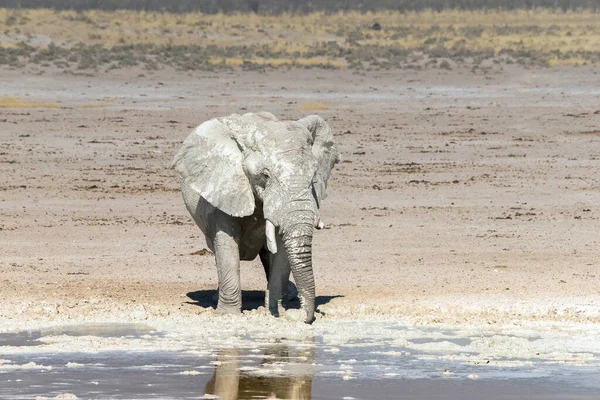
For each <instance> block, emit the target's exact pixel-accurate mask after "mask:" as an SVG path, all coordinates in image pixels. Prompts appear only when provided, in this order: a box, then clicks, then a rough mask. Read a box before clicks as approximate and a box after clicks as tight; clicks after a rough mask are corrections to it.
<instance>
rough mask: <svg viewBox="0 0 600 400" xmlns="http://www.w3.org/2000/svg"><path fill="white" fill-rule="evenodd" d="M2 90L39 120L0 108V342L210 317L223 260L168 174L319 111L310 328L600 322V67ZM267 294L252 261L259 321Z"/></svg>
mask: <svg viewBox="0 0 600 400" xmlns="http://www.w3.org/2000/svg"><path fill="white" fill-rule="evenodd" d="M0 81H1V82H0V86H1V87H2V88H3V89H2V96H5V97H11V98H20V99H24V100H27V101H28V102H31V104H37V105H36V107H42V108H36V107H32V108H4V109H0V135H1V136H0V171H1V176H2V180H1V182H0V193H1V195H0V243H2V255H1V256H0V279H1V286H2V297H3V299H2V303H1V306H0V321H2V323H1V324H0V330H1V331H5V332H6V331H9V330H11V329H12V330H15V329H17V330H19V329H25V328H34V327H36V326H38V327H39V326H44V324H50V325H53V324H59V323H62V324H64V323H65V322H68V321H79V322H84V321H88V322H90V321H108V320H110V321H115V322H117V321H116V320H118V321H121V322H131V321H145V320H152V319H153V318H165V317H169V316H171V317H172V316H177V317H178V318H179V317H180V316H192V315H196V314H206V315H211V313H212V300H211V298H212V295H213V293H214V290H215V288H216V272H215V268H214V260H213V258H212V256H211V254H210V253H205V252H203V251H202V249H203V248H205V247H206V245H205V242H204V239H203V237H202V235H201V232H200V231H199V230H198V229H197V228H196V227H195V226H194V225H193V223H192V221H191V219H190V218H189V216H188V215H187V213H186V210H185V208H184V206H183V203H182V200H181V198H180V195H179V193H178V185H177V181H176V179H175V176H174V174H173V172H172V171H171V170H170V168H169V165H170V161H171V158H172V156H173V154H174V152H175V151H176V149H177V148H178V146H179V145H180V143H181V141H182V139H183V138H184V137H185V136H186V135H187V134H188V133H189V131H190V130H191V129H192V128H193V127H194V126H196V125H197V124H199V123H200V122H202V121H204V120H206V119H208V118H211V117H215V116H219V115H227V114H229V113H232V112H244V111H252V110H268V111H271V112H273V113H274V114H276V115H277V116H279V117H280V118H293V119H297V118H300V117H302V116H304V115H307V114H316V113H318V114H319V115H321V116H322V117H323V118H325V119H326V120H327V121H328V122H329V123H330V125H331V127H332V129H333V130H334V132H335V135H336V140H337V141H338V143H339V148H340V150H341V152H342V157H343V161H342V162H341V163H340V164H339V165H338V166H337V167H336V169H335V170H334V173H333V176H332V179H331V181H330V189H329V193H330V194H329V197H328V198H327V200H326V201H325V202H324V204H323V208H322V217H323V220H324V222H325V223H326V225H327V229H324V230H322V231H318V232H317V233H316V237H315V248H314V266H315V268H314V269H315V275H316V283H317V295H318V304H319V306H318V309H319V313H318V315H317V322H316V323H317V324H326V323H327V321H331V320H336V319H354V320H361V319H369V318H374V317H377V318H385V319H402V320H410V321H412V322H413V323H418V324H427V323H433V322H440V323H472V324H492V325H493V324H505V323H512V324H520V323H524V322H528V323H529V322H531V321H553V322H560V321H563V322H569V323H590V322H591V323H597V322H598V321H599V320H600V313H599V312H598V311H599V309H598V304H599V302H600V296H599V292H598V279H599V278H598V271H597V267H598V262H599V260H600V250H599V249H600V246H599V244H600V243H599V242H598V240H599V238H600V235H599V233H600V228H599V227H600V225H599V221H598V220H599V218H600V209H599V208H598V204H600V178H599V176H598V172H597V171H598V163H599V162H600V161H599V159H600V150H599V149H600V147H599V146H598V144H599V141H600V135H599V134H598V126H599V124H600V101H599V97H600V90H598V87H600V82H599V81H600V78H599V75H598V74H597V69H596V68H592V67H580V68H556V69H524V68H521V67H516V66H515V67H514V68H512V67H507V68H505V69H504V70H502V71H496V72H490V73H486V74H473V73H472V72H470V71H466V70H461V69H456V70H453V71H388V72H369V73H367V74H363V73H361V74H357V73H352V72H350V71H345V70H339V71H321V70H290V71H272V72H269V73H268V74H262V73H259V72H242V71H233V72H220V73H199V72H194V73H183V74H182V73H180V72H169V71H161V72H160V73H148V72H144V73H143V74H141V73H140V71H136V70H133V69H128V70H121V71H115V72H114V73H113V74H111V75H103V76H98V77H75V76H67V75H62V74H60V73H56V74H52V73H47V74H45V75H44V76H32V75H23V74H22V73H21V72H19V71H7V70H5V71H3V72H2V74H1V75H0ZM33 102H35V103H33ZM43 104H52V105H53V106H52V107H46V108H44V106H43ZM263 275H264V274H263V272H262V268H261V267H260V265H259V262H258V261H254V262H248V263H243V266H242V285H243V289H244V291H245V294H244V295H245V298H244V301H245V308H246V311H245V312H246V313H247V314H248V315H253V314H258V315H260V314H261V313H262V312H263V311H262V310H261V309H260V308H259V307H260V304H261V301H262V298H261V296H262V290H264V288H265V286H266V282H265V279H264V276H263Z"/></svg>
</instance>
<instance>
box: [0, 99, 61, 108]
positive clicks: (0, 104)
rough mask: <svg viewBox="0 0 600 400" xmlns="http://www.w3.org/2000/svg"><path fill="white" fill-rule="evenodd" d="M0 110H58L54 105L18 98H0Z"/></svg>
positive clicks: (56, 105)
mask: <svg viewBox="0 0 600 400" xmlns="http://www.w3.org/2000/svg"><path fill="white" fill-rule="evenodd" d="M0 108H60V106H59V105H58V104H55V103H41V102H37V101H27V100H23V99H20V98H18V97H0Z"/></svg>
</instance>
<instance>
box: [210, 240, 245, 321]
mask: <svg viewBox="0 0 600 400" xmlns="http://www.w3.org/2000/svg"><path fill="white" fill-rule="evenodd" d="M213 243H214V249H215V260H216V264H217V274H218V278H219V301H218V303H217V311H219V312H223V313H230V314H236V313H240V312H241V311H242V290H241V286H240V249H239V240H238V239H237V236H236V235H235V231H234V230H233V229H231V230H229V229H228V230H219V231H217V233H216V235H215V239H214V242H213Z"/></svg>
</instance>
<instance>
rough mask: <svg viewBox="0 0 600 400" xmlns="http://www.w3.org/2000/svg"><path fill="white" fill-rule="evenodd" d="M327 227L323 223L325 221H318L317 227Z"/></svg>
mask: <svg viewBox="0 0 600 400" xmlns="http://www.w3.org/2000/svg"><path fill="white" fill-rule="evenodd" d="M323 228H325V224H324V223H323V221H321V220H319V222H317V229H323Z"/></svg>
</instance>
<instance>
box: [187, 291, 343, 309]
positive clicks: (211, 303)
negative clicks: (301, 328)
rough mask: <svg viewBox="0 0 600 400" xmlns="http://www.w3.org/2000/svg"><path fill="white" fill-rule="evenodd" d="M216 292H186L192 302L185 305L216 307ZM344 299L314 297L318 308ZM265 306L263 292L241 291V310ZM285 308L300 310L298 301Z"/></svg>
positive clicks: (336, 296) (338, 296)
mask: <svg viewBox="0 0 600 400" xmlns="http://www.w3.org/2000/svg"><path fill="white" fill-rule="evenodd" d="M216 294H217V291H216V290H197V291H195V292H188V293H187V294H186V295H187V297H188V298H189V299H190V300H192V301H187V302H186V303H187V304H192V305H196V306H200V307H203V308H211V307H216V306H217V302H216V301H215V297H216ZM340 297H344V296H343V295H341V294H337V295H332V296H316V298H315V306H316V307H317V308H318V307H319V306H321V305H324V304H327V303H329V302H330V301H331V300H333V299H336V298H340ZM264 305H265V292H264V291H263V290H242V310H244V311H249V310H256V309H258V308H259V307H263V306H264ZM284 305H285V306H286V308H292V309H298V308H300V301H299V300H298V299H294V300H288V301H287V302H286V303H285V304H284Z"/></svg>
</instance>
